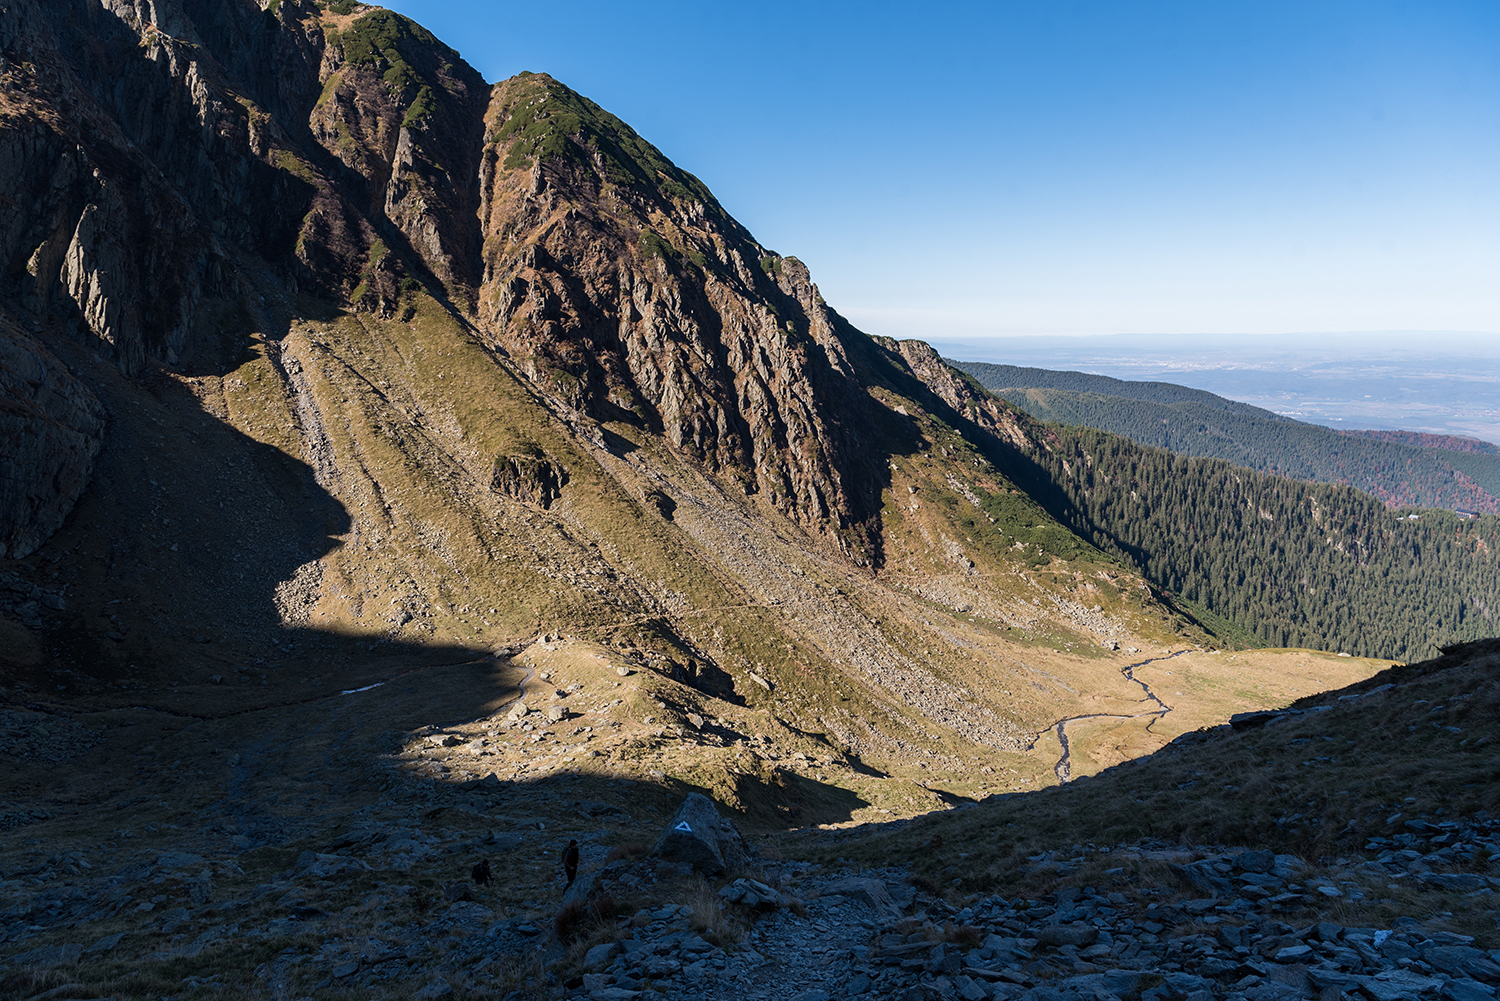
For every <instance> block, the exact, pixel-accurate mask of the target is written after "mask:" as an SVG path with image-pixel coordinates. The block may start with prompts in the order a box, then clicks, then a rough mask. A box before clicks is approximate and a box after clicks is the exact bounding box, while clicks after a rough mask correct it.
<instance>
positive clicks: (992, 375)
mask: <svg viewBox="0 0 1500 1001" xmlns="http://www.w3.org/2000/svg"><path fill="white" fill-rule="evenodd" d="M959 367H960V368H962V369H963V370H965V371H967V372H969V373H970V374H972V375H973V376H974V377H975V378H976V379H978V380H979V382H980V383H981V384H982V385H984V387H985V388H986V389H988V390H990V391H991V392H993V393H995V394H996V395H997V396H1000V397H1002V398H1004V399H1005V400H1008V401H1009V402H1011V403H1013V404H1015V405H1016V406H1018V407H1020V408H1021V409H1022V410H1025V411H1026V412H1027V413H1029V414H1031V415H1032V416H1033V417H1036V418H1038V419H1040V420H1044V421H1052V422H1055V423H1059V424H1070V425H1078V426H1084V427H1093V428H1099V429H1101V430H1104V431H1112V432H1114V433H1115V434H1121V435H1124V436H1126V437H1127V438H1130V439H1131V440H1133V441H1135V442H1138V443H1140V444H1142V445H1154V446H1156V447H1159V448H1165V449H1169V450H1171V451H1173V452H1178V453H1181V454H1183V455H1192V456H1201V457H1205V458H1215V459H1223V460H1225V461H1227V462H1231V463H1233V464H1235V465H1237V466H1246V467H1248V468H1250V469H1259V470H1262V471H1266V472H1273V473H1277V474H1278V475H1281V476H1290V477H1293V478H1294V479H1300V480H1313V481H1316V482H1320V483H1335V484H1339V483H1344V484H1349V485H1351V486H1354V487H1358V488H1359V489H1361V490H1364V491H1367V492H1369V493H1372V494H1374V495H1375V496H1376V497H1378V498H1380V499H1381V500H1382V501H1384V502H1385V503H1386V504H1387V505H1388V506H1390V507H1405V506H1413V505H1414V506H1420V507H1445V508H1449V509H1455V508H1461V509H1465V510H1471V511H1482V512H1486V513H1490V514H1500V456H1490V455H1485V454H1481V453H1473V454H1469V453H1457V452H1449V451H1442V450H1436V449H1430V448H1415V447H1412V446H1409V445H1404V444H1401V443H1399V442H1394V441H1388V440H1382V439H1379V438H1374V437H1364V436H1350V435H1343V434H1340V433H1339V432H1337V431H1334V430H1332V429H1330V428H1325V427H1320V426H1319V425H1316V424H1305V423H1303V422H1301V421H1295V420H1292V419H1291V418H1288V417H1283V416H1281V415H1280V414H1275V413H1272V412H1271V411H1269V410H1262V409H1261V408H1259V407H1252V406H1250V405H1249V404H1245V403H1236V402H1235V401H1233V400H1226V399H1224V398H1222V397H1218V396H1215V395H1213V394H1212V393H1205V392H1202V391H1200V390H1196V389H1188V388H1186V387H1183V386H1174V385H1172V384H1171V383H1165V382H1124V381H1121V380H1118V379H1109V378H1106V377H1104V376H1095V375H1085V374H1083V373H1081V372H1050V371H1047V370H1046V369H1034V368H1019V367H1016V366H1010V365H983V364H979V363H970V362H965V363H962V364H961V365H959ZM1083 387H1090V388H1083ZM1100 387H1105V388H1107V389H1108V390H1109V391H1108V392H1101V391H1099V388H1100Z"/></svg>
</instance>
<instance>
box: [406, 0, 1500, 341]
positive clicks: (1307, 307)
mask: <svg viewBox="0 0 1500 1001" xmlns="http://www.w3.org/2000/svg"><path fill="white" fill-rule="evenodd" d="M387 6H389V7H391V8H393V9H395V10H398V11H400V12H402V13H404V14H407V15H409V16H411V17H413V18H414V19H416V20H417V21H420V22H421V23H422V24H424V25H426V26H427V27H428V28H430V29H432V30H433V31H434V32H435V33H436V34H437V35H438V36H439V37H440V38H442V39H443V40H444V41H446V42H447V43H448V44H450V45H452V46H453V47H455V48H456V49H458V50H459V51H460V52H461V53H462V54H463V55H464V57H465V58H466V59H467V60H468V61H469V62H470V63H471V64H473V65H474V66H475V68H477V69H478V70H479V71H480V72H481V73H483V74H484V76H485V78H486V79H487V80H491V81H494V80H498V79H501V78H503V77H506V76H509V75H511V74H513V73H515V72H517V71H519V70H522V69H529V70H537V71H545V72H548V73H551V74H552V75H553V76H555V77H557V78H558V79H559V80H561V81H563V82H564V83H566V84H568V85H569V86H571V87H573V88H574V89H576V90H578V91H580V92H582V93H583V94H585V95H587V96H588V97H591V98H593V99H594V100H596V101H598V102H599V103H600V104H601V105H603V106H604V107H606V108H608V109H609V110H610V111H613V112H614V113H615V114H617V115H619V116H620V117H621V118H623V119H624V120H625V121H627V122H629V123H630V124H631V125H632V126H633V127H634V128H635V129H636V130H637V131H638V132H640V133H641V135H643V136H644V137H645V138H646V139H648V140H649V141H651V142H652V143H654V144H655V145H657V146H658V147H659V148H661V150H662V151H663V152H664V153H666V155H667V156H668V157H670V158H671V159H672V160H673V161H675V162H676V163H678V164H679V165H681V166H682V167H684V168H685V169H687V170H690V171H692V172H693V173H695V174H697V175H698V176H699V177H701V178H702V179H703V180H704V181H705V182H706V183H707V184H708V185H709V187H710V188H712V189H713V190H714V192H715V193H716V194H717V195H718V197H719V200H720V201H721V202H722V203H723V204H724V206H725V207H726V208H727V209H728V210H729V211H730V212H731V213H732V214H733V215H735V216H736V217H737V218H739V219H740V221H741V222H743V223H744V224H745V225H746V226H747V227H749V228H750V230H751V231H752V232H753V233H755V234H756V236H757V237H758V238H759V239H760V241H761V242H762V243H763V244H764V245H766V246H768V247H771V248H772V249H774V250H776V251H778V252H780V253H783V254H793V255H796V256H798V257H801V258H802V259H803V260H804V261H806V262H807V264H808V265H809V266H810V267H811V268H812V272H813V278H814V280H815V281H817V282H818V284H819V285H820V287H821V288H822V291H823V294H824V296H825V297H826V298H827V300H828V301H829V302H830V303H831V304H832V305H833V306H834V307H835V308H837V309H839V310H840V311H841V312H843V313H844V314H845V315H847V316H849V317H850V318H851V319H853V320H854V321H855V322H856V323H858V324H859V325H860V326H861V327H863V328H864V329H865V330H867V331H869V332H871V333H880V334H892V335H897V336H916V337H923V338H926V339H930V340H955V339H967V340H973V339H975V338H982V337H986V336H1005V335H1018V334H1048V333H1075V334H1081V333H1112V332H1120V331H1150V332H1163V333H1182V332H1205V333H1211V334H1221V335H1223V338H1222V339H1223V340H1224V341H1226V342H1228V341H1231V340H1236V341H1243V340H1246V339H1247V338H1245V337H1243V336H1237V335H1244V334H1254V333H1261V332H1277V331H1282V332H1284V331H1335V330H1392V329H1418V330H1424V329H1425V330H1438V329H1444V330H1494V331H1500V2H1496V0H1469V2H1445V0H1413V2H1400V3H1397V2H1384V0H1348V2H1339V0H1254V2H1232V0H1207V2H1205V0H1191V2H1175V0H1174V2H1167V0H1161V2H1130V0H1092V2H1074V0H1027V2H1004V0H992V2H987V3H986V2H941V0H939V2H924V3H914V2H913V3H883V2H878V0H866V2H860V3H833V2H829V3H818V2H816V0H812V2H801V3H788V2H783V0H762V2H759V3H755V4H716V3H681V2H644V3H631V4H626V3H620V2H618V0H610V2H594V0H553V2H550V3H547V4H536V3H517V4H506V3H494V2H475V0H394V2H391V3H389V4H387Z"/></svg>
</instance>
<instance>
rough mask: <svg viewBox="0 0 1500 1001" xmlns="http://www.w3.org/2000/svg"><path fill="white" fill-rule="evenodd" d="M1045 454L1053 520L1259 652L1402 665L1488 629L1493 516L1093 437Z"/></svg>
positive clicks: (1057, 431)
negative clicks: (1293, 651) (1238, 631)
mask: <svg viewBox="0 0 1500 1001" xmlns="http://www.w3.org/2000/svg"><path fill="white" fill-rule="evenodd" d="M1047 446H1048V447H1046V448H1042V449H1038V450H1036V452H1035V454H1034V458H1035V459H1036V461H1037V462H1038V464H1039V465H1040V466H1041V467H1042V469H1043V470H1044V471H1045V473H1046V474H1047V476H1048V477H1049V478H1050V480H1051V484H1052V487H1053V489H1054V491H1055V493H1054V494H1053V496H1052V498H1051V503H1050V506H1052V507H1053V508H1054V510H1055V512H1056V513H1057V514H1058V515H1059V516H1060V517H1061V518H1062V519H1063V520H1064V521H1065V523H1067V524H1069V525H1070V526H1071V527H1072V528H1073V529H1074V530H1075V531H1077V532H1078V533H1079V534H1080V535H1082V536H1083V537H1084V538H1086V539H1089V540H1090V541H1092V542H1093V543H1094V544H1095V545H1097V546H1099V547H1100V548H1102V549H1104V550H1106V551H1108V552H1113V553H1117V554H1119V555H1121V556H1123V557H1125V558H1127V559H1128V560H1130V561H1131V562H1133V563H1134V564H1135V565H1136V566H1137V567H1139V568H1140V569H1141V571H1142V572H1143V573H1144V574H1145V575H1146V576H1147V578H1148V579H1150V580H1151V581H1153V582H1154V583H1156V584H1157V585H1158V586H1160V587H1162V588H1164V589H1166V590H1168V591H1170V592H1172V593H1174V594H1177V595H1180V596H1181V597H1182V598H1184V599H1186V600H1187V601H1188V602H1191V603H1193V604H1195V605H1198V606H1201V607H1202V608H1204V609H1207V610H1208V611H1209V612H1211V613H1213V615H1215V616H1222V617H1223V618H1226V619H1229V620H1230V621H1232V622H1233V623H1235V624H1236V625H1238V626H1240V627H1243V628H1244V629H1246V630H1248V631H1249V632H1250V633H1252V634H1253V635H1255V636H1256V637H1258V638H1259V639H1260V640H1261V641H1262V642H1264V643H1266V644H1268V645H1272V646H1305V647H1313V648H1320V649H1330V650H1341V651H1347V652H1349V653H1351V654H1357V655H1360V656H1371V657H1389V658H1396V659H1410V658H1419V657H1424V656H1428V655H1430V654H1431V652H1432V651H1433V650H1435V649H1436V648H1437V647H1438V646H1444V645H1448V644H1450V643H1453V642H1457V641H1460V640H1468V639H1478V638H1481V637H1485V636H1492V635H1494V634H1495V631H1496V626H1497V625H1500V621H1497V619H1500V562H1497V558H1496V556H1497V553H1500V518H1495V517H1492V516H1484V517H1480V518H1476V519H1472V520H1468V521H1465V520H1463V519H1460V518H1459V517H1457V516H1456V515H1453V514H1451V513H1449V512H1446V511H1435V510H1420V511H1419V510H1401V511H1395V512H1392V511H1390V510H1388V509H1387V508H1386V507H1384V506H1383V505H1382V504H1381V503H1380V502H1379V501H1378V500H1376V499H1375V498H1374V497H1371V496H1369V495H1368V494H1364V493H1361V492H1360V491H1358V490H1354V489H1352V488H1350V487H1347V486H1334V485H1329V484H1319V483H1303V482H1299V481H1296V480H1289V479H1285V478H1282V477H1278V476H1273V475H1270V474H1267V473H1262V472H1257V471H1253V470H1249V469H1244V468H1238V467H1235V466H1232V465H1230V464H1229V463H1227V462H1224V461H1222V460H1216V459H1207V458H1198V457H1187V456H1181V455H1174V454H1173V453H1171V452H1169V451H1166V450H1165V449H1160V448H1151V447H1146V446H1142V445H1139V444H1137V443H1135V442H1132V441H1129V440H1127V439H1125V438H1122V437H1119V436H1117V435H1114V434H1110V433H1107V432H1103V431H1098V430H1095V429H1092V428H1078V427H1061V428H1054V429H1053V432H1052V435H1051V436H1050V438H1049V441H1048V443H1047Z"/></svg>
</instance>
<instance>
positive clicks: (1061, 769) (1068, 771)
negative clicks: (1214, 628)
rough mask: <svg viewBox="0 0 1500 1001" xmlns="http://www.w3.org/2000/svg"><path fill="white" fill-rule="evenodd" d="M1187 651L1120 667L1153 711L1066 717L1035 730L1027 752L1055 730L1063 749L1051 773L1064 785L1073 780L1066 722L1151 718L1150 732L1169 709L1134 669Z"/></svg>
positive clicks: (1148, 730)
mask: <svg viewBox="0 0 1500 1001" xmlns="http://www.w3.org/2000/svg"><path fill="white" fill-rule="evenodd" d="M1187 652H1188V651H1186V650H1178V651H1177V652H1176V653H1169V654H1167V655H1166V656H1164V657H1152V658H1150V659H1148V660H1143V661H1140V662H1139V663H1136V664H1127V665H1126V666H1124V667H1122V668H1120V674H1121V675H1123V676H1124V678H1125V680H1126V681H1129V682H1132V683H1134V684H1137V685H1140V686H1141V691H1142V692H1144V693H1145V695H1146V697H1145V698H1144V699H1142V700H1141V701H1143V702H1155V703H1156V705H1157V708H1156V709H1151V710H1148V711H1146V712H1141V713H1123V714H1122V713H1085V714H1084V715H1082V716H1068V717H1065V718H1063V719H1060V720H1058V721H1057V722H1055V723H1053V724H1051V725H1050V726H1047V727H1044V728H1043V729H1042V730H1040V731H1038V732H1037V734H1036V735H1035V736H1034V737H1032V738H1031V743H1030V744H1028V745H1027V746H1026V750H1028V751H1030V750H1032V749H1034V748H1035V747H1036V744H1037V741H1039V740H1041V739H1042V734H1044V733H1051V732H1052V731H1054V730H1056V731H1057V743H1058V746H1060V747H1061V748H1062V754H1061V756H1060V757H1059V758H1058V759H1057V764H1056V765H1053V766H1052V771H1053V772H1054V773H1056V775H1057V781H1059V782H1067V781H1070V780H1071V779H1072V777H1073V765H1072V761H1071V759H1070V757H1069V752H1068V732H1067V726H1068V724H1069V723H1074V722H1077V721H1079V720H1086V719H1142V718H1144V717H1147V716H1150V717H1154V718H1153V719H1152V720H1151V722H1150V723H1147V724H1146V732H1147V733H1150V732H1152V731H1151V728H1152V727H1153V726H1155V725H1156V724H1157V721H1158V720H1160V719H1161V718H1162V717H1163V716H1165V715H1166V714H1167V713H1169V712H1171V711H1172V707H1171V706H1169V705H1167V704H1166V703H1165V702H1163V701H1162V700H1161V699H1159V698H1157V696H1156V693H1155V692H1153V691H1152V690H1151V686H1150V685H1148V684H1146V683H1145V682H1144V681H1142V680H1141V679H1139V678H1137V677H1136V676H1135V669H1136V668H1138V667H1145V666H1146V665H1147V664H1156V663H1160V662H1161V661H1164V660H1171V659H1172V658H1174V657H1181V656H1182V655H1183V654H1185V653H1187Z"/></svg>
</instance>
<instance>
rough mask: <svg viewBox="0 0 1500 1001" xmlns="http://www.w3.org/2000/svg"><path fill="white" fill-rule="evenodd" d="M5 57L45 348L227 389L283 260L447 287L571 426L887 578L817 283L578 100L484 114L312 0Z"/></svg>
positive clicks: (388, 27)
mask: <svg viewBox="0 0 1500 1001" xmlns="http://www.w3.org/2000/svg"><path fill="white" fill-rule="evenodd" d="M0 51H3V52H4V53H5V59H6V67H5V93H6V95H7V96H6V104H5V116H4V120H3V125H0V181H3V182H4V183H3V190H5V191H7V192H9V200H10V207H11V209H12V211H10V212H7V213H6V214H5V215H6V218H5V221H4V222H3V223H0V259H3V260H5V261H6V262H8V268H7V282H8V284H9V285H10V289H11V292H12V293H13V294H12V296H10V297H9V299H10V303H11V304H12V305H13V306H15V307H19V308H20V309H21V310H22V311H24V312H25V313H26V314H27V315H29V316H33V317H39V318H41V322H42V324H43V327H44V329H45V330H47V331H48V332H49V333H50V332H51V331H52V330H54V329H55V330H58V331H60V332H63V333H62V335H63V336H69V334H68V333H66V332H67V331H71V332H72V333H71V336H81V337H82V338H84V339H85V340H86V341H87V342H90V343H92V344H93V345H94V347H95V349H96V350H98V351H100V352H102V353H105V354H106V355H107V356H108V357H110V358H112V359H113V360H114V361H115V362H116V363H117V364H118V365H119V366H120V368H121V369H122V370H123V371H125V372H126V373H128V374H138V373H140V372H141V371H143V369H144V366H146V365H147V364H148V363H151V362H165V363H167V364H183V363H186V364H187V365H188V366H189V367H196V368H202V369H204V370H207V371H214V370H216V369H219V368H222V366H223V365H224V364H226V362H227V359H226V358H225V357H224V355H225V352H226V350H231V351H232V345H231V346H228V347H226V346H225V345H223V344H221V343H218V340H219V339H218V338H217V337H216V335H215V334H214V333H211V332H210V329H211V327H212V326H213V325H212V324H209V323H206V322H204V320H203V317H204V315H205V313H207V312H211V311H212V310H213V309H214V308H215V306H216V305H218V304H221V303H226V302H227V303H233V302H235V301H236V300H237V299H239V298H241V297H242V296H244V295H245V294H246V293H247V292H249V291H250V290H252V289H255V288H259V287H260V286H261V285H262V284H263V282H264V280H265V278H266V276H267V275H266V272H265V271H264V269H265V267H266V266H267V265H269V266H270V269H271V270H270V275H272V276H275V275H279V276H280V281H282V282H283V283H284V284H285V287H287V288H289V289H291V290H293V291H295V290H299V289H300V290H303V291H311V292H316V293H318V294H320V295H324V296H332V297H333V298H335V299H336V300H343V301H345V302H347V303H349V304H350V305H352V306H354V307H355V308H356V309H367V310H372V311H374V312H376V313H380V314H386V315H389V314H391V313H393V312H395V311H397V310H399V309H401V308H402V304H403V302H405V301H409V298H410V295H411V294H412V293H413V292H414V291H415V289H416V288H417V287H418V286H419V285H420V286H425V287H426V289H427V290H428V291H429V292H432V293H434V294H436V295H438V296H440V297H441V298H444V299H445V300H446V301H448V302H449V303H450V304H451V306H452V308H453V309H454V310H455V311H456V312H457V313H458V314H460V315H462V316H463V317H465V319H466V322H471V323H473V324H474V326H475V327H476V328H477V329H479V330H481V331H483V332H484V334H485V336H487V338H488V339H489V341H490V343H491V344H492V345H493V347H494V348H495V349H496V350H497V351H500V352H503V353H505V354H508V355H510V356H511V357H512V358H514V359H515V361H516V362H517V364H518V365H519V366H520V368H521V370H522V371H523V372H525V373H526V374H527V375H528V376H529V377H530V378H531V379H532V380H533V381H534V382H535V383H536V385H537V386H538V388H539V389H540V390H541V391H542V392H544V393H546V394H548V395H550V396H551V397H553V398H555V399H556V400H558V401H559V402H560V403H562V404H563V405H565V406H567V407H570V408H575V409H577V410H579V411H582V412H584V413H586V414H587V415H589V416H591V417H593V418H595V419H616V418H620V417H624V418H625V419H627V420H631V421H634V422H637V423H638V424H639V425H640V426H642V427H643V428H647V429H649V430H650V431H652V432H655V433H660V434H662V435H664V436H665V437H666V439H667V440H668V441H670V442H671V443H672V445H673V446H674V447H676V448H677V449H679V450H680V451H681V452H682V454H683V455H685V456H688V457H691V458H692V459H694V460H696V461H699V462H701V463H703V464H704V465H705V466H706V467H707V468H709V469H710V470H712V471H714V472H715V473H717V474H720V475H722V476H724V477H726V478H727V479H728V480H730V481H732V482H735V483H737V484H738V485H739V488H740V489H742V490H744V491H745V492H746V493H749V494H757V495H759V496H761V497H763V498H764V499H765V500H766V502H768V503H769V504H770V505H771V506H772V507H774V508H776V509H777V510H780V511H782V512H783V513H785V514H788V515H790V516H792V517H793V518H794V519H796V520H798V521H800V522H801V523H802V524H804V525H805V526H807V527H808V528H810V529H812V530H814V531H815V532H821V531H828V532H829V533H830V534H831V535H832V536H833V537H834V538H836V539H838V540H839V541H840V542H841V543H842V544H843V545H844V546H845V548H846V550H847V551H848V552H849V553H850V554H851V555H852V556H853V557H854V558H855V559H856V561H858V562H868V561H869V560H871V559H874V558H877V556H876V547H875V543H874V540H875V538H876V536H877V534H878V532H877V524H876V520H877V513H878V502H877V501H876V498H875V494H877V493H878V489H879V482H878V475H877V474H878V469H877V468H875V467H872V466H870V465H869V463H868V462H866V461H865V460H864V459H863V458H861V456H862V454H863V452H864V450H863V449H862V448H861V442H860V437H859V430H858V428H859V426H860V424H861V420H860V413H861V409H862V407H864V406H865V405H866V404H865V400H864V397H863V395H862V393H861V391H860V388H859V385H858V383H857V381H856V380H854V378H853V377H852V371H851V368H850V363H849V359H848V351H849V347H848V345H847V344H846V343H845V341H846V337H847V335H846V334H843V333H840V332H839V327H838V325H837V324H836V323H835V322H834V319H835V318H834V317H833V315H832V314H831V312H830V311H829V310H828V308H827V307H826V306H825V305H824V304H823V302H822V299H821V297H820V296H819V295H818V292H817V288H816V286H814V285H813V284H812V282H811V281H810V279H809V276H808V274H807V270H806V268H805V267H803V266H802V265H801V263H800V262H798V261H797V260H795V259H794V258H782V257H780V256H778V255H776V254H773V253H771V252H769V251H767V250H765V249H764V248H762V247H761V246H759V245H758V244H757V243H756V242H755V241H754V240H753V239H752V238H751V237H750V235H749V234H748V233H746V232H745V231H744V229H743V228H742V227H740V226H739V225H738V224H737V223H736V222H735V221H734V220H733V219H732V218H730V217H729V216H728V215H727V213H725V212H724V211H723V209H722V208H721V207H720V206H719V205H718V203H717V202H716V201H715V200H714V198H713V196H712V195H711V194H709V192H708V191H707V189H706V188H704V186H703V185H702V184H701V183H700V182H699V181H697V179H696V178H693V177H692V176H691V175H689V174H687V173H685V172H683V171H681V170H679V169H678V168H676V167H675V166H673V165H672V164H671V162H670V161H668V160H667V159H666V158H665V157H664V156H662V155H661V153H660V152H658V151H657V150H656V149H654V148H653V147H651V146H650V145H649V144H647V143H646V142H644V141H643V140H642V139H641V138H640V137H639V136H637V135H636V134H635V133H634V132H633V131H631V130H630V129H629V127H628V126H626V125H624V124H623V123H622V122H620V121H619V120H618V119H616V118H614V116H612V115H609V114H608V113H607V112H604V111H603V110H602V109H600V108H599V107H598V106H597V105H594V104H593V103H592V102H590V101H588V100H587V99H585V98H582V97H580V96H579V95H577V94H575V93H573V92H572V91H570V90H568V89H567V88H566V87H564V86H562V85H561V84H559V83H557V82H556V81H554V80H551V79H550V78H548V77H546V76H541V75H533V74H525V75H523V76H521V77H518V78H516V79H513V80H509V81H506V82H504V83H501V84H499V85H497V86H496V87H494V88H493V90H492V91H487V90H486V88H485V86H484V83H483V81H482V80H481V79H480V78H479V76H478V74H476V73H475V72H474V71H473V70H472V68H470V67H468V66H467V65H466V64H464V63H463V62H462V60H461V59H459V57H458V56H457V54H456V53H454V52H453V51H452V50H451V49H448V48H447V47H446V46H444V45H442V44H441V43H440V42H438V41H437V40H436V39H435V38H433V37H432V36H431V35H430V34H428V33H427V32H426V31H424V30H423V29H421V28H420V27H419V26H417V25H415V24H413V23H411V22H410V21H407V20H406V19H404V18H402V17H400V16H398V15H396V14H393V13H391V12H389V11H384V10H379V9H376V8H367V7H364V6H361V5H358V4H338V3H336V4H332V5H327V4H319V3H313V2H310V0H300V2H296V0H293V2H283V3H279V4H270V5H269V7H267V8H265V9H262V6H259V5H257V4H254V3H251V2H249V0H212V2H208V3H204V4H194V5H185V4H177V3H172V2H162V3H136V2H125V0H108V2H105V3H103V4H91V3H87V2H84V0H75V2H64V3H56V4H53V3H47V4H43V3H40V2H36V0H32V2H21V3H16V4H12V5H10V6H8V7H7V8H6V10H5V11H4V12H3V13H0Z"/></svg>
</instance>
